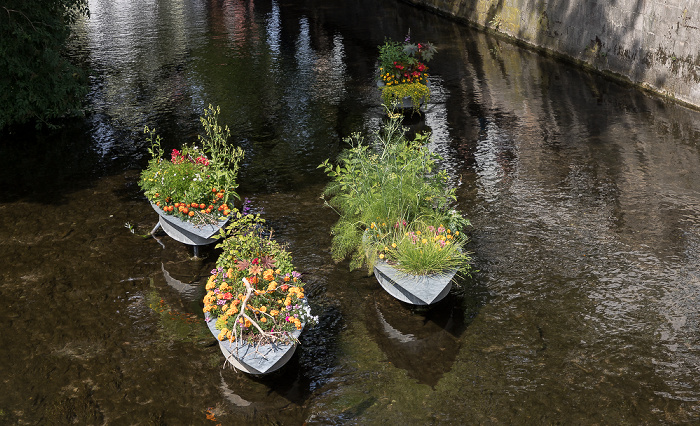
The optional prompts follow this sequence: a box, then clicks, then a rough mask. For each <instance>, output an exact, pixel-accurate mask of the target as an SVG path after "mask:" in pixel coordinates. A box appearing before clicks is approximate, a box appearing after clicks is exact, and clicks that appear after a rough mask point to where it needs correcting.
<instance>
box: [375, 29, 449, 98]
mask: <svg viewBox="0 0 700 426" xmlns="http://www.w3.org/2000/svg"><path fill="white" fill-rule="evenodd" d="M436 52H437V49H436V48H435V46H433V45H432V44H430V43H412V42H411V34H410V32H409V33H408V35H407V36H406V38H405V39H404V41H403V42H397V41H393V40H385V41H384V44H383V45H382V46H379V78H378V81H377V85H378V87H379V90H380V91H381V98H382V103H383V104H384V105H386V106H387V107H388V108H390V109H397V108H398V109H411V110H412V111H417V110H418V109H419V108H420V106H421V104H423V103H426V102H428V100H429V99H430V87H429V86H428V66H427V65H426V64H427V63H428V61H430V60H431V59H432V58H433V56H434V55H435V53H436Z"/></svg>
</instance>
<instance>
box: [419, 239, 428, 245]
mask: <svg viewBox="0 0 700 426" xmlns="http://www.w3.org/2000/svg"><path fill="white" fill-rule="evenodd" d="M420 242H421V243H423V244H425V243H427V242H428V240H426V239H425V238H423V239H422V240H420Z"/></svg>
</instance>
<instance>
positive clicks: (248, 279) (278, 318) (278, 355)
mask: <svg viewBox="0 0 700 426" xmlns="http://www.w3.org/2000/svg"><path fill="white" fill-rule="evenodd" d="M226 231H227V234H228V237H227V238H226V239H224V240H223V241H222V242H221V243H220V244H218V245H217V247H221V248H222V249H223V252H222V254H221V256H220V257H219V260H218V261H217V268H216V269H214V270H213V271H212V275H211V276H210V278H209V280H208V282H207V285H206V289H207V294H206V296H205V297H204V313H205V317H206V321H207V326H208V327H209V329H210V330H211V332H212V334H213V335H214V336H215V337H216V338H217V339H218V340H219V347H220V349H221V351H222V353H223V354H224V356H225V357H226V361H227V362H228V363H230V364H231V365H233V366H234V367H235V368H237V369H240V370H242V371H245V372H247V373H251V374H266V373H269V372H272V371H275V370H277V369H279V368H280V367H281V366H282V365H284V364H285V363H286V362H287V361H288V360H289V359H290V358H291V356H292V354H293V353H294V350H295V349H296V346H297V344H298V343H299V335H300V334H301V332H302V330H303V328H304V326H305V325H306V324H308V323H309V322H310V321H314V318H312V316H311V311H310V309H309V306H308V303H307V302H306V297H305V295H304V283H303V282H302V280H301V274H300V273H299V272H297V271H296V270H294V267H293V265H292V257H291V255H290V254H289V252H287V250H286V249H285V248H284V247H283V246H281V245H280V244H278V243H277V242H276V241H275V240H274V239H272V235H271V234H272V233H271V232H270V231H268V230H266V229H265V227H264V220H263V219H261V218H260V216H259V215H252V214H250V215H244V214H241V213H240V212H235V213H234V217H233V218H232V219H231V223H230V224H229V225H228V226H227V228H226Z"/></svg>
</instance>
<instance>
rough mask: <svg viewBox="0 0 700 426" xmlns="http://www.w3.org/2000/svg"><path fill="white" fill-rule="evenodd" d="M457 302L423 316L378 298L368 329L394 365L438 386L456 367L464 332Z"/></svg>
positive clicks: (450, 301) (448, 303)
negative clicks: (453, 366)
mask: <svg viewBox="0 0 700 426" xmlns="http://www.w3.org/2000/svg"><path fill="white" fill-rule="evenodd" d="M453 299H454V298H453ZM453 302H458V300H445V301H443V302H442V303H441V304H440V305H438V306H436V307H434V308H432V309H429V310H427V311H423V313H420V314H419V313H415V312H412V310H411V309H406V306H405V305H401V304H400V303H398V302H396V301H395V300H393V299H391V298H390V297H389V296H385V300H382V299H381V298H377V299H376V300H375V305H374V309H372V310H373V311H374V312H375V313H376V316H374V315H367V318H368V320H367V326H368V330H369V332H370V334H372V335H373V339H374V341H375V342H376V343H377V345H378V346H379V347H380V349H381V350H382V352H384V354H385V355H386V357H387V360H389V361H390V362H391V363H392V365H394V366H396V367H397V368H401V369H403V370H406V372H407V373H408V375H409V376H411V377H413V378H414V379H416V380H418V381H419V382H421V383H426V384H429V385H431V386H434V385H435V384H436V383H437V382H438V380H439V379H440V377H442V375H443V374H444V373H445V372H446V371H449V369H450V368H452V363H453V362H454V359H455V357H456V355H457V353H458V352H459V345H460V343H459V336H460V335H461V334H462V332H463V331H464V322H463V319H462V316H461V315H462V312H461V310H460V306H459V303H456V304H455V303H453ZM370 309H371V308H370Z"/></svg>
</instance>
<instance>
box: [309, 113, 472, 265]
mask: <svg viewBox="0 0 700 426" xmlns="http://www.w3.org/2000/svg"><path fill="white" fill-rule="evenodd" d="M427 139H428V136H427V135H418V136H417V137H416V138H415V139H414V140H413V141H408V140H406V138H405V129H403V128H402V127H401V124H400V118H399V117H397V116H394V115H392V116H390V120H389V121H388V122H387V124H386V125H385V126H384V128H383V129H381V130H380V131H378V132H377V133H375V134H374V138H373V141H372V142H373V145H374V146H377V147H378V148H379V150H378V151H375V150H374V149H373V148H372V147H371V146H367V145H365V144H364V143H363V142H364V141H363V138H362V137H361V136H360V135H358V134H355V135H353V136H352V137H351V138H348V139H347V142H349V143H350V144H351V145H352V146H351V148H349V149H348V150H346V151H345V152H343V153H342V154H341V156H340V157H339V159H338V164H337V165H335V166H333V165H331V164H330V163H329V161H328V160H326V161H325V162H324V163H323V164H321V166H320V167H321V168H323V169H324V170H325V172H326V174H327V175H328V176H329V177H331V179H332V180H331V182H330V183H329V184H328V186H327V187H326V189H325V191H324V196H328V197H329V199H328V200H327V201H326V204H327V205H329V206H331V207H332V208H334V209H335V210H336V211H337V212H338V213H339V215H340V217H339V219H338V222H337V223H336V224H335V225H334V226H333V228H332V233H333V240H332V246H331V251H332V254H333V258H334V260H336V261H340V260H342V259H344V258H346V257H350V258H351V262H350V267H351V268H353V269H354V268H358V267H361V266H362V265H365V264H366V265H367V266H368V268H369V271H372V269H373V267H374V263H375V262H376V261H377V259H385V260H388V261H391V262H393V264H395V266H396V267H397V268H398V269H400V270H403V271H405V272H408V273H432V272H440V271H443V270H445V269H448V268H449V269H451V266H454V265H456V264H459V265H460V266H464V265H465V264H466V262H467V261H468V260H469V259H468V257H467V256H466V255H463V254H462V252H461V251H460V250H459V249H458V247H459V246H460V245H461V244H462V243H463V242H465V240H464V239H463V237H462V234H463V232H458V230H460V229H462V228H461V227H462V226H464V225H468V221H466V219H463V218H462V217H461V215H459V213H457V212H455V211H453V210H449V208H448V204H449V202H450V200H452V199H454V198H455V197H454V190H453V189H449V188H448V187H447V174H446V172H445V171H444V170H442V171H437V170H436V169H437V164H436V162H437V161H438V160H439V159H440V157H439V156H437V155H435V154H433V153H431V152H430V150H429V149H428V147H427V145H426V143H427ZM431 227H432V229H438V228H443V229H442V231H441V232H440V233H436V234H435V236H437V237H438V240H439V239H440V238H442V240H441V241H442V242H443V243H444V244H442V243H441V242H440V241H438V240H435V239H434V237H433V236H431V239H432V240H431V241H430V244H431V246H430V247H429V249H427V248H428V246H425V245H412V246H411V245H409V244H406V241H405V240H406V238H407V237H408V236H409V235H408V234H407V233H410V232H413V233H414V234H415V233H418V232H420V233H421V234H425V233H426V232H427V231H426V230H427V229H430V228H431ZM447 229H449V230H450V232H449V233H448V232H447ZM438 234H439V235H438ZM448 235H451V237H450V238H447V236H448ZM457 237H458V238H457ZM420 242H421V244H422V239H421V241H420ZM427 242H428V241H427V240H426V243H427ZM441 244H442V245H441ZM433 246H435V247H434V250H433ZM453 246H454V247H455V249H454V250H453V249H452V248H453ZM448 253H451V254H448Z"/></svg>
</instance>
